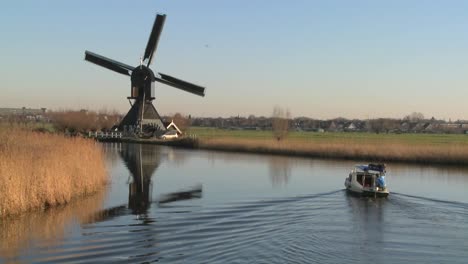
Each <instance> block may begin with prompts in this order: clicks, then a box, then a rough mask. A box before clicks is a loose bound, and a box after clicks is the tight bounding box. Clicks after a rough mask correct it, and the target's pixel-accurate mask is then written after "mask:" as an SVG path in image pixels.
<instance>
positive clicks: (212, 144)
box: [100, 137, 468, 166]
mask: <svg viewBox="0 0 468 264" xmlns="http://www.w3.org/2000/svg"><path fill="white" fill-rule="evenodd" d="M100 142H126V143H139V144H155V145H164V146H172V147H181V148H187V149H199V150H212V151H223V152H233V153H250V154H260V155H280V156H290V157H303V158H317V159H328V160H330V159H338V160H355V161H356V162H362V161H366V162H381V163H388V162H398V163H407V164H429V165H448V166H468V147H464V146H460V145H409V144H406V143H405V142H371V143H367V144H356V143H353V142H346V141H343V142H330V143H317V142H307V141H295V140H288V139H286V140H284V141H279V142H278V141H276V140H273V139H242V138H223V137H220V138H216V137H213V138H193V137H190V138H181V139H179V140H166V141H163V140H157V139H156V140H153V139H131V138H124V139H112V140H100Z"/></svg>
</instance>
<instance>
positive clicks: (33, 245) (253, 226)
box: [0, 144, 468, 263]
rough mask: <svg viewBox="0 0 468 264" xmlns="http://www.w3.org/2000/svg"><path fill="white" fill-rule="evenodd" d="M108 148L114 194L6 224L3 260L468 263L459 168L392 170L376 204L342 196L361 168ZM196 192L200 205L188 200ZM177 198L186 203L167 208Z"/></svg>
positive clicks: (465, 195)
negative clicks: (349, 179) (355, 170)
mask: <svg viewBox="0 0 468 264" xmlns="http://www.w3.org/2000/svg"><path fill="white" fill-rule="evenodd" d="M104 147H105V151H106V155H107V157H108V163H109V166H110V169H111V170H110V173H111V179H112V183H111V185H110V186H109V188H108V190H107V191H106V192H103V193H102V194H101V195H100V196H99V195H98V196H96V198H95V199H94V200H92V201H93V202H92V203H91V204H90V203H89V201H88V202H87V204H84V203H77V204H76V205H71V206H69V207H67V209H66V210H67V211H60V210H65V209H57V210H59V211H51V212H46V213H36V214H30V215H29V214H28V216H29V217H22V220H21V219H16V220H15V219H13V220H8V221H4V222H2V224H1V225H0V235H1V236H2V237H1V239H2V243H0V246H1V247H0V255H1V257H2V258H1V259H0V262H1V261H3V262H16V261H18V262H43V263H54V262H67V263H80V262H89V263H95V262H112V263H143V262H162V263H344V262H346V263H409V262H412V263H428V262H430V263H465V262H466V259H468V250H467V249H468V231H467V230H468V210H467V209H468V192H467V191H466V190H467V187H468V170H466V169H463V168H455V167H440V166H439V167H437V166H420V165H402V164H388V177H387V183H388V185H389V187H390V190H391V192H392V193H391V194H390V196H389V197H388V198H387V199H373V198H360V197H354V196H350V195H348V194H347V193H346V192H345V191H344V190H343V182H344V178H345V177H346V176H347V174H348V172H349V170H350V169H351V168H352V166H353V165H354V164H355V163H356V162H350V161H327V160H314V159H306V158H289V157H281V156H265V155H253V154H234V153H223V152H213V151H194V150H184V149H174V148H168V147H161V146H153V145H136V144H106V145H104ZM199 188H201V189H202V191H201V197H200V196H199V195H198V196H197V195H194V197H191V196H190V195H189V194H190V192H188V193H187V192H185V193H181V191H187V190H197V189H199ZM174 193H176V194H179V195H174ZM181 194H183V195H181ZM174 197H176V198H183V200H179V201H172V202H168V203H161V202H164V201H167V199H168V198H174ZM73 206H75V207H76V208H77V209H73V208H74V207H73ZM83 206H84V208H86V209H83ZM12 230H22V231H14V232H12ZM48 230H49V231H48ZM50 230H53V231H50ZM28 231H30V232H29V233H28ZM17 232H19V233H18V234H19V238H18V237H15V234H17ZM24 234H29V235H24ZM31 234H34V235H31ZM14 242H16V243H14Z"/></svg>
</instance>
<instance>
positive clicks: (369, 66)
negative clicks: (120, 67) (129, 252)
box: [0, 0, 468, 120]
mask: <svg viewBox="0 0 468 264" xmlns="http://www.w3.org/2000/svg"><path fill="white" fill-rule="evenodd" d="M467 11H468V1H429V0H426V1H423V0H420V1H417V0H414V1H407V0H404V1H399V0H393V1H371V0H369V1H360V0H353V1H347V0H342V1H336V0H323V1H319V0H317V1H311V0H304V1H300V0H296V1H284V0H282V1H281V0H280V1H275V0H264V1H261V0H239V1H219V0H197V1H182V0H171V1H169V0H166V1H163V0H153V1H51V0H44V1H32V0H31V1H21V0H19V1H2V3H1V4H0V59H1V62H2V63H1V64H0V107H23V106H25V107H28V108H29V107H30V108H40V107H46V108H48V109H51V110H61V109H82V108H86V109H91V110H100V109H107V110H117V111H119V112H122V113H125V112H127V111H128V109H129V107H130V104H129V102H128V100H127V99H126V98H127V96H129V95H130V78H129V77H127V76H124V75H121V74H118V73H115V72H113V71H110V70H107V69H105V68H102V67H99V66H97V65H94V64H92V63H89V62H86V61H84V51H85V50H89V51H92V52H95V53H98V54H100V55H103V56H106V57H109V58H112V59H114V60H117V61H120V62H123V63H126V64H130V65H135V66H137V65H139V61H140V57H141V56H142V55H143V53H144V49H145V47H146V43H147V41H148V37H149V33H150V31H151V27H152V25H153V22H154V19H155V15H156V13H164V14H167V18H166V23H165V25H164V30H163V32H162V35H161V38H160V40H159V45H158V48H157V51H156V54H155V57H154V59H153V63H152V65H151V66H150V67H151V68H152V69H153V71H155V72H162V73H166V74H169V75H172V76H174V77H177V78H180V79H183V80H186V81H189V82H192V83H196V84H199V85H201V86H205V87H206V91H205V93H206V96H205V97H199V96H196V95H193V94H190V93H187V92H184V91H181V90H178V89H176V88H172V87H169V86H166V85H163V84H159V83H156V100H155V101H153V102H154V104H155V106H156V108H157V109H158V111H159V112H160V113H161V114H173V113H176V112H180V113H182V114H186V115H188V114H190V115H192V116H200V117H218V116H221V117H229V116H237V115H241V116H248V115H251V114H253V115H256V116H271V115H272V113H273V108H274V107H275V106H279V107H282V108H284V109H288V110H289V111H290V112H291V114H292V116H294V117H299V116H307V117H312V118H321V119H329V118H336V117H345V118H360V119H367V118H380V117H388V118H402V117H404V116H405V115H408V114H410V113H412V112H421V113H423V114H424V116H426V117H429V118H430V117H436V118H438V119H446V120H448V119H452V120H456V119H465V120H468V103H467V99H468V89H467V88H468V16H467V15H466V13H467Z"/></svg>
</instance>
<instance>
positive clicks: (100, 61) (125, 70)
mask: <svg viewBox="0 0 468 264" xmlns="http://www.w3.org/2000/svg"><path fill="white" fill-rule="evenodd" d="M85 60H87V61H89V62H92V63H94V64H96V65H99V66H101V67H104V68H107V69H109V70H112V71H115V72H118V73H121V74H124V75H128V76H130V73H129V71H132V70H133V69H134V67H132V66H130V65H127V64H125V63H121V62H118V61H115V60H112V59H109V58H106V57H104V56H101V55H98V54H96V53H93V52H91V51H85Z"/></svg>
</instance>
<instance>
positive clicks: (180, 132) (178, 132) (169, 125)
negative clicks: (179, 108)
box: [166, 120, 182, 136]
mask: <svg viewBox="0 0 468 264" xmlns="http://www.w3.org/2000/svg"><path fill="white" fill-rule="evenodd" d="M166 129H167V130H175V131H177V134H178V135H179V136H180V135H182V131H180V129H179V128H178V127H177V125H176V124H175V123H174V120H172V121H171V123H169V124H168V125H167V126H166Z"/></svg>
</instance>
